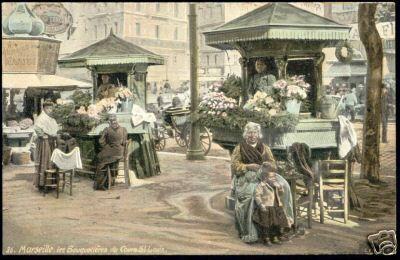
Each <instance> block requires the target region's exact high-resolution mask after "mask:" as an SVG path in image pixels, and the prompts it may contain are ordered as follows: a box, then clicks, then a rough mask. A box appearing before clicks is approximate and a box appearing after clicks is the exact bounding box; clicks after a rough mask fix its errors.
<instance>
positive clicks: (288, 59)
mask: <svg viewBox="0 0 400 260" xmlns="http://www.w3.org/2000/svg"><path fill="white" fill-rule="evenodd" d="M349 30H350V27H349V26H345V25H341V24H338V23H336V22H334V21H332V20H330V19H327V18H324V17H321V16H318V15H315V14H313V13H310V12H308V11H305V10H302V9H300V8H297V7H295V6H293V5H291V4H287V3H271V4H266V5H264V6H262V7H260V8H258V9H256V10H253V11H252V12H249V13H247V14H245V15H243V16H241V17H239V18H236V19H234V20H232V21H230V22H228V23H226V24H223V25H221V26H219V27H217V28H215V29H214V30H212V31H208V32H205V33H204V35H205V41H206V44H207V45H209V46H211V47H214V48H217V49H220V50H237V51H238V52H239V53H240V55H241V58H240V64H241V67H242V75H241V78H242V93H241V94H242V95H241V104H242V105H243V104H244V103H245V102H246V101H247V100H248V84H249V80H250V78H251V77H252V76H253V75H254V74H255V69H254V67H255V66H254V64H255V60H256V59H257V58H260V57H262V58H264V59H265V60H267V63H268V64H267V67H268V68H269V72H270V73H272V74H274V75H275V77H276V78H277V79H283V78H285V77H286V76H287V75H304V76H305V81H306V82H308V83H309V84H310V85H311V90H310V93H309V95H308V100H306V102H303V105H302V108H301V112H303V113H305V115H306V116H305V117H300V120H299V123H298V124H297V126H296V129H295V130H294V131H291V132H277V131H275V130H274V129H263V131H264V142H265V143H266V144H268V145H269V146H270V147H271V149H272V151H273V153H274V154H275V156H276V157H278V158H280V157H283V156H284V152H285V150H286V148H287V147H288V146H290V145H291V144H292V143H294V142H300V143H306V144H307V145H308V146H309V147H310V148H311V150H312V156H313V158H314V159H317V158H321V157H322V158H326V157H327V156H328V154H331V155H335V154H337V134H338V129H339V123H338V121H337V119H320V118H317V117H316V115H317V114H318V112H319V111H320V107H319V104H320V99H321V97H322V96H323V95H324V94H325V93H323V91H322V62H323V61H324V58H325V57H324V54H323V52H322V49H323V48H326V47H334V46H336V45H337V44H338V43H340V42H342V41H345V40H346V39H348V36H349ZM212 131H213V141H214V142H216V143H218V144H220V145H221V146H222V147H224V148H226V149H229V150H230V151H232V149H233V148H234V147H235V145H236V144H237V143H238V142H239V141H240V140H241V138H242V137H241V133H242V131H241V130H240V129H237V130H236V131H232V132H231V133H230V134H227V132H226V131H227V130H226V129H212Z"/></svg>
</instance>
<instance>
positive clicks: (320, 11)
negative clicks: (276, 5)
mask: <svg viewBox="0 0 400 260" xmlns="http://www.w3.org/2000/svg"><path fill="white" fill-rule="evenodd" d="M291 4H292V5H294V6H296V7H298V8H301V9H303V10H306V11H309V12H311V13H314V14H317V15H319V16H324V3H321V2H303V3H291Z"/></svg>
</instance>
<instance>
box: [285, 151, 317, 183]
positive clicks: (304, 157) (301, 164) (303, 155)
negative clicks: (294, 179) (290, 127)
mask: <svg viewBox="0 0 400 260" xmlns="http://www.w3.org/2000/svg"><path fill="white" fill-rule="evenodd" d="M290 149H291V152H292V156H293V157H292V158H293V160H294V162H295V165H296V167H297V170H298V171H299V172H300V173H301V174H303V175H305V176H307V177H309V178H311V179H314V172H313V171H312V169H311V167H310V158H311V151H310V148H309V147H308V145H307V144H305V143H294V144H292V147H291V148H290Z"/></svg>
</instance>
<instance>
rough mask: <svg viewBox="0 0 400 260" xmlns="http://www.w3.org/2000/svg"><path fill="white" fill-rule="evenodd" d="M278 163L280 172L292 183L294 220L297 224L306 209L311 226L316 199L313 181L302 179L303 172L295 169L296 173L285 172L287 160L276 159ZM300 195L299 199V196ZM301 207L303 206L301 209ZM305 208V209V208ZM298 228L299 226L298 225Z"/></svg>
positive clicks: (307, 219) (308, 223)
mask: <svg viewBox="0 0 400 260" xmlns="http://www.w3.org/2000/svg"><path fill="white" fill-rule="evenodd" d="M276 165H277V168H278V173H279V174H280V175H282V177H284V178H285V179H286V180H287V181H288V182H289V185H290V188H291V192H292V199H293V213H294V217H295V219H294V222H295V224H296V225H297V223H298V222H299V221H298V220H299V219H300V218H302V217H301V214H300V213H302V212H304V211H306V217H305V219H306V221H307V226H308V228H311V226H312V225H311V222H312V206H313V201H314V192H313V191H314V186H313V182H312V181H308V182H303V181H302V180H301V178H302V177H301V176H302V175H301V174H299V173H298V172H296V170H294V173H295V175H296V176H295V175H293V174H289V175H287V174H288V173H287V172H285V171H287V162H283V161H276ZM298 196H300V198H299V199H297V197H298ZM300 207H303V209H301V208H300ZM304 209H305V210H304ZM296 228H297V227H296Z"/></svg>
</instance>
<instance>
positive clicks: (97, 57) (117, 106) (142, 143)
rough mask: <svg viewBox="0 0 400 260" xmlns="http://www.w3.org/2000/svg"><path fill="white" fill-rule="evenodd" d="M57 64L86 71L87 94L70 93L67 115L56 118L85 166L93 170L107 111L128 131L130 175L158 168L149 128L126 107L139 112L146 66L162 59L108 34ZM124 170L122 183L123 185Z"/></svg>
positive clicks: (141, 175)
mask: <svg viewBox="0 0 400 260" xmlns="http://www.w3.org/2000/svg"><path fill="white" fill-rule="evenodd" d="M58 63H59V66H60V67H63V68H87V69H89V70H90V71H91V73H92V78H93V95H90V94H88V93H84V92H75V93H74V96H73V98H74V101H75V108H74V109H73V110H74V111H73V112H72V114H67V115H64V116H63V117H64V118H62V119H61V121H62V122H63V123H62V125H63V129H64V130H66V131H67V132H69V133H70V134H71V135H73V136H75V137H76V139H77V140H78V143H79V146H80V148H81V151H82V152H81V154H82V157H83V158H82V162H83V164H84V169H85V170H86V171H91V172H93V170H94V169H95V163H94V159H95V156H96V154H98V152H99V149H100V146H99V143H98V140H99V137H100V134H101V131H102V130H103V129H105V128H106V127H107V126H108V123H107V121H106V120H105V119H106V117H107V114H110V113H115V114H116V116H117V120H118V123H119V124H120V125H121V126H123V127H125V128H126V129H127V132H128V140H129V142H128V143H129V145H128V151H127V154H128V158H129V159H128V167H127V168H128V169H129V170H130V171H131V172H132V171H133V172H134V173H135V174H136V177H137V178H139V179H141V178H146V177H150V176H153V175H157V174H159V173H160V167H159V163H158V158H157V154H156V152H155V148H154V143H153V139H152V136H151V129H150V126H149V124H148V123H146V121H143V120H141V121H135V123H134V124H133V123H132V114H133V112H134V111H132V108H133V107H135V108H137V109H139V110H141V109H142V110H141V111H145V106H146V90H145V86H146V74H147V67H148V66H151V65H162V64H164V59H163V57H161V56H159V55H156V54H154V53H152V52H150V51H147V50H145V49H143V48H141V47H139V46H136V45H134V44H132V43H130V42H127V41H125V40H123V39H121V38H119V37H117V36H115V35H114V34H113V32H112V30H111V32H110V35H109V36H108V37H107V38H105V39H103V40H101V41H99V42H96V43H94V44H92V45H90V46H88V47H86V48H84V49H81V50H79V51H76V52H74V53H72V54H70V55H68V56H67V57H64V58H62V59H59V61H58ZM129 179H130V178H129V175H128V174H127V172H126V171H125V183H126V184H128V185H129Z"/></svg>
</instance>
